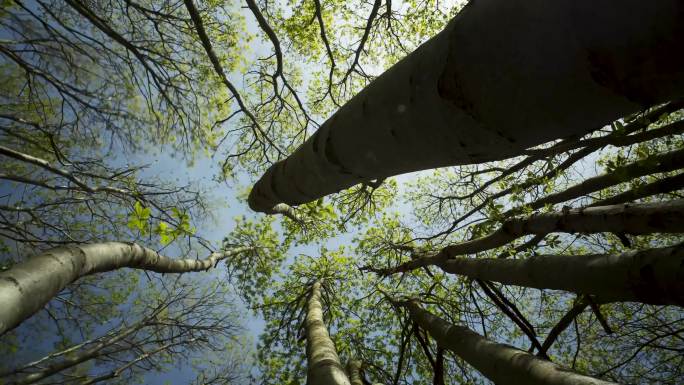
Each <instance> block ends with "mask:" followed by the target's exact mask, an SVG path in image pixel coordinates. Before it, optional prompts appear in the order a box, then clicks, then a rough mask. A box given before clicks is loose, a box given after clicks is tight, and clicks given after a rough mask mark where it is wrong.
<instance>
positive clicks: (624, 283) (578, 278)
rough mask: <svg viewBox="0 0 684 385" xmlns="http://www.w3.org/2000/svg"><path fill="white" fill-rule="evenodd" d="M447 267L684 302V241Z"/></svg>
mask: <svg viewBox="0 0 684 385" xmlns="http://www.w3.org/2000/svg"><path fill="white" fill-rule="evenodd" d="M439 266H440V267H441V268H442V269H443V270H444V271H446V272H448V273H452V274H460V275H464V276H467V277H470V278H474V279H482V280H487V281H495V282H500V283H503V284H505V285H516V286H525V287H533V288H538V289H557V290H567V291H572V292H575V293H578V294H592V295H595V296H597V297H598V300H599V301H600V302H613V301H638V302H643V303H649V304H654V305H680V306H684V279H683V277H684V245H681V244H680V245H678V246H674V247H665V248H659V249H647V250H641V251H629V252H626V253H622V254H592V255H538V256H532V257H529V258H527V259H517V260H511V259H491V258H456V259H449V260H447V261H443V262H441V263H439Z"/></svg>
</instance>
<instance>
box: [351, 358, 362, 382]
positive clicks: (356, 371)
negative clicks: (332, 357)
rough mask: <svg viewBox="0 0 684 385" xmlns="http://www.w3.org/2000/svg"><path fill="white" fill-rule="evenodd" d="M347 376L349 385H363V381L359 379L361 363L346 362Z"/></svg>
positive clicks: (357, 361) (356, 361)
mask: <svg viewBox="0 0 684 385" xmlns="http://www.w3.org/2000/svg"><path fill="white" fill-rule="evenodd" d="M347 375H348V376H349V382H350V383H351V385H363V380H362V379H361V361H359V360H349V362H347Z"/></svg>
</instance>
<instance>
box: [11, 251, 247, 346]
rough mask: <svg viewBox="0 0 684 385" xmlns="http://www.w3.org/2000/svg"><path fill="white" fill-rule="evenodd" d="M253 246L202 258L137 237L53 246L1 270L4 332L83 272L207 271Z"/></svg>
mask: <svg viewBox="0 0 684 385" xmlns="http://www.w3.org/2000/svg"><path fill="white" fill-rule="evenodd" d="M249 249H251V248H250V247H238V248H235V249H232V250H229V251H225V252H220V253H213V254H211V255H210V256H209V257H208V258H206V259H199V260H196V259H173V258H168V257H165V256H163V255H160V254H158V253H157V252H156V251H154V250H151V249H148V248H145V247H142V246H140V245H137V244H135V243H123V242H104V243H95V244H89V245H82V246H70V247H60V248H56V249H52V250H48V251H46V252H44V253H42V254H39V255H36V256H34V257H31V258H29V259H28V260H26V261H25V262H21V263H18V264H16V265H14V266H12V267H11V268H10V269H9V270H6V271H3V272H0V309H2V311H0V335H2V334H3V333H5V332H7V331H8V330H11V329H12V328H14V327H16V326H17V325H19V324H20V323H21V322H22V321H24V320H25V319H26V318H28V317H30V316H31V315H32V314H33V313H35V312H37V311H38V310H40V309H42V308H43V306H45V304H46V303H48V301H50V299H52V297H54V296H55V295H57V294H58V293H59V292H60V291H61V290H62V289H64V288H65V287H66V286H67V285H69V284H70V283H71V282H74V281H75V280H77V279H79V278H81V277H83V276H86V275H90V274H95V273H101V272H105V271H110V270H116V269H119V268H122V267H129V268H134V269H144V270H149V271H154V272H158V273H186V272H192V271H202V270H208V269H210V268H212V267H213V266H214V265H216V263H218V262H219V261H220V260H222V259H225V258H227V257H229V256H231V255H235V254H238V253H241V252H244V251H247V250H249Z"/></svg>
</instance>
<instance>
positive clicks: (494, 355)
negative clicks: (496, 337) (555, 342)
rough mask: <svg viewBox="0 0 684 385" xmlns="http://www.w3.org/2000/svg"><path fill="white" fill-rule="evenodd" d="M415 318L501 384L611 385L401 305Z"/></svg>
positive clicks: (415, 305) (414, 304) (441, 343)
mask: <svg viewBox="0 0 684 385" xmlns="http://www.w3.org/2000/svg"><path fill="white" fill-rule="evenodd" d="M399 304H400V305H402V306H404V307H406V309H407V310H408V311H409V314H410V316H411V319H413V321H414V322H416V323H417V324H418V325H419V326H420V327H421V328H423V329H425V330H426V331H427V332H428V333H430V335H431V336H432V338H434V339H435V341H437V344H438V345H439V346H442V347H444V348H446V349H449V350H451V351H452V352H454V353H455V354H456V355H458V356H459V357H461V358H462V359H463V360H465V361H466V362H467V363H469V364H470V365H472V366H473V367H474V368H475V369H477V370H478V371H480V373H482V374H483V375H484V376H485V377H487V378H489V379H490V380H492V381H493V382H494V383H496V384H497V385H506V384H510V385H520V384H525V385H607V384H614V383H613V382H607V381H602V380H599V379H596V378H592V377H588V376H583V375H581V374H578V373H575V372H573V371H571V370H569V369H566V368H563V367H560V366H558V365H556V364H554V363H552V362H550V361H546V360H544V359H541V358H538V357H535V356H534V355H532V354H529V353H527V352H524V351H522V350H519V349H516V348H514V347H512V346H509V345H504V344H499V343H496V342H493V341H490V340H488V339H487V338H485V337H483V336H481V335H479V334H477V333H475V332H474V331H472V330H470V329H468V328H466V327H463V326H459V325H452V324H450V323H448V322H446V321H445V320H443V319H441V318H439V317H437V316H435V315H433V314H432V313H430V312H428V311H426V310H424V309H423V308H421V307H420V305H419V304H418V303H417V302H416V301H408V302H400V303H399Z"/></svg>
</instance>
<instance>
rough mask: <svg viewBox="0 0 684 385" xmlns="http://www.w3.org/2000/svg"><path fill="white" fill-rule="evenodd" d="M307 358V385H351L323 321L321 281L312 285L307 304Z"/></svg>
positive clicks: (305, 325)
mask: <svg viewBox="0 0 684 385" xmlns="http://www.w3.org/2000/svg"><path fill="white" fill-rule="evenodd" d="M304 327H305V331H306V359H307V362H308V369H307V379H306V383H307V385H350V383H349V379H348V378H347V375H346V374H345V373H344V368H343V367H342V364H340V358H339V357H338V356H337V351H336V350H335V344H333V342H332V340H331V339H330V335H329V334H328V329H327V328H326V327H325V323H324V322H323V301H322V299H321V282H320V281H316V282H315V283H314V284H313V286H312V287H311V294H310V296H309V300H308V302H307V305H306V320H305V321H304Z"/></svg>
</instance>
